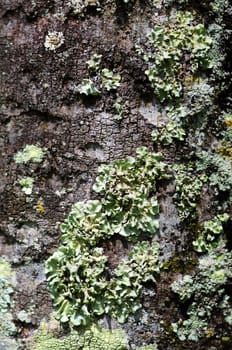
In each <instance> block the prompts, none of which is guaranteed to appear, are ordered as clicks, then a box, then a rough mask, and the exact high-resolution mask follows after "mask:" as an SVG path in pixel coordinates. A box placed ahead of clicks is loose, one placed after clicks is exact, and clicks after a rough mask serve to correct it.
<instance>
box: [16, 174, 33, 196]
mask: <svg viewBox="0 0 232 350" xmlns="http://www.w3.org/2000/svg"><path fill="white" fill-rule="evenodd" d="M33 182H34V179H33V178H32V177H24V178H22V179H21V180H19V184H20V185H21V186H22V191H23V192H24V193H25V194H27V195H30V194H32V189H33Z"/></svg>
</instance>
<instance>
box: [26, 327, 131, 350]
mask: <svg viewBox="0 0 232 350" xmlns="http://www.w3.org/2000/svg"><path fill="white" fill-rule="evenodd" d="M127 348H128V347H127V340H126V337H125V334H124V332H123V331H122V330H120V329H116V330H112V331H110V330H107V329H101V328H98V327H96V326H94V327H91V329H89V330H86V331H84V332H80V333H79V332H76V331H73V332H72V333H71V334H70V335H69V336H65V337H63V338H56V337H54V336H53V335H52V334H49V333H47V332H46V331H44V330H43V331H42V332H41V333H40V334H38V335H37V336H36V337H35V339H34V345H33V350H127Z"/></svg>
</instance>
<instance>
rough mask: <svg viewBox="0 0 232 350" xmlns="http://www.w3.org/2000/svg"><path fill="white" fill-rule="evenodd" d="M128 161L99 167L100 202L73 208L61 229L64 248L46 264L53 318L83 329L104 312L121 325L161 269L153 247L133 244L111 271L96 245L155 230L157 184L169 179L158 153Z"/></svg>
mask: <svg viewBox="0 0 232 350" xmlns="http://www.w3.org/2000/svg"><path fill="white" fill-rule="evenodd" d="M136 153H137V155H136V158H133V157H128V158H126V159H120V160H116V161H114V162H113V164H110V165H103V166H101V167H100V169H99V172H98V176H97V178H96V182H95V185H94V190H95V191H96V192H97V193H98V194H99V195H100V196H101V197H102V198H101V199H99V200H89V201H87V202H80V203H77V204H76V205H74V206H73V209H72V211H71V213H70V214H69V216H68V218H67V219H66V221H65V222H64V223H63V224H62V225H61V230H62V233H63V235H62V237H61V241H62V245H61V246H60V247H59V248H58V251H57V252H56V253H54V254H53V255H52V256H51V257H50V258H49V259H48V261H47V263H46V273H47V277H48V284H49V289H50V291H51V293H52V296H53V299H54V306H55V308H56V310H57V318H58V319H59V320H60V321H61V322H71V324H73V325H75V326H83V325H84V326H86V325H88V324H90V323H92V322H94V320H95V318H98V317H99V316H101V315H103V314H108V315H111V316H113V317H115V318H117V320H118V321H119V322H124V321H125V320H126V319H127V317H128V316H129V315H130V314H131V313H134V312H135V311H136V310H138V308H140V307H141V303H140V302H139V299H140V294H141V289H142V285H143V283H144V282H147V281H154V277H155V274H156V273H158V271H159V261H158V251H159V246H158V244H156V243H149V242H147V241H144V242H141V243H137V244H136V245H135V247H134V248H133V249H132V251H131V253H130V254H129V256H128V258H127V260H125V261H122V262H121V263H120V264H119V266H118V267H117V268H116V269H115V270H114V271H112V272H111V275H112V278H111V279H109V276H108V273H107V268H106V262H107V257H106V256H105V255H104V254H103V250H102V248H100V247H99V245H100V244H101V242H102V241H103V240H105V239H108V238H111V237H112V236H113V235H119V236H121V237H122V238H123V239H126V240H127V241H131V242H134V243H136V242H137V241H138V239H139V238H140V237H141V236H142V235H143V239H147V238H151V237H152V236H153V235H154V234H155V233H156V232H157V231H158V228H159V221H158V213H159V207H158V202H157V199H156V197H155V195H154V191H155V185H156V180H158V179H163V178H164V179H166V178H169V176H168V174H167V166H166V165H165V163H163V162H162V158H161V155H160V154H154V153H151V152H149V151H148V150H147V149H146V148H145V147H144V148H140V149H138V150H137V152H136Z"/></svg>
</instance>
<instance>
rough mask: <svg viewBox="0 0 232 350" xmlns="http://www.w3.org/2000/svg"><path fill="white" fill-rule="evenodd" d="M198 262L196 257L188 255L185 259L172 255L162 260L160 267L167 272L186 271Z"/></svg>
mask: <svg viewBox="0 0 232 350" xmlns="http://www.w3.org/2000/svg"><path fill="white" fill-rule="evenodd" d="M197 263H198V259H197V258H196V257H188V258H187V259H185V258H183V257H181V256H176V255H174V256H173V257H172V258H170V259H169V260H168V261H166V262H164V263H163V265H162V269H163V270H165V271H168V272H179V273H187V272H189V271H191V270H192V269H193V268H194V267H195V266H196V265H197Z"/></svg>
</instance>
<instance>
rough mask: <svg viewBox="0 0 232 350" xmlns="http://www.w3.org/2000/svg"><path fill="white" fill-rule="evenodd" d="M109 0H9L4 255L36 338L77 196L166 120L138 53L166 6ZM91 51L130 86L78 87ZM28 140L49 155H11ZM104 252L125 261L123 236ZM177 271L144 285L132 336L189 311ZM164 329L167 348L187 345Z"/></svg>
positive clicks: (164, 241)
mask: <svg viewBox="0 0 232 350" xmlns="http://www.w3.org/2000/svg"><path fill="white" fill-rule="evenodd" d="M101 8H102V10H101V11H100V12H97V11H96V9H95V8H92V7H89V8H87V10H86V11H85V12H84V14H83V16H75V15H74V14H73V12H72V11H71V9H70V7H69V6H68V1H62V0H48V1H47V0H35V1H34V0H33V1H29V0H0V30H1V31H0V74H1V75H0V103H1V109H0V147H1V156H0V254H1V256H2V257H5V258H7V259H8V260H9V261H10V262H11V263H12V266H13V269H14V270H15V272H16V279H17V284H16V288H15V293H14V296H13V299H14V303H15V304H14V308H13V315H14V321H15V323H16V325H17V327H18V334H17V337H18V338H23V339H24V338H27V337H30V336H31V335H32V334H33V331H34V330H35V329H36V328H38V326H39V323H40V321H41V320H42V319H43V318H45V317H46V316H48V315H49V313H50V312H51V310H52V308H51V300H50V295H49V293H48V291H47V287H46V279H45V275H44V272H43V271H44V269H43V264H44V261H45V260H46V259H47V258H48V256H50V255H51V254H52V253H53V252H54V251H55V249H56V247H57V245H58V239H59V235H60V233H59V229H58V227H59V223H60V222H62V221H63V220H64V218H65V217H66V216H67V214H68V212H69V210H70V207H71V205H72V204H73V203H75V202H76V201H81V200H85V199H89V198H94V197H96V194H94V193H93V192H92V189H91V188H92V184H93V181H94V178H95V176H96V170H97V167H98V165H99V164H101V163H104V162H110V161H111V160H113V159H116V158H122V157H125V156H127V155H134V154H135V149H136V148H137V147H139V146H148V147H149V148H150V149H152V140H151V136H150V135H151V131H152V129H153V127H154V125H155V126H158V127H159V126H162V125H163V124H164V123H165V115H162V114H160V113H159V112H158V110H157V108H156V104H155V103H154V101H153V99H152V91H151V88H150V84H149V82H148V79H147V77H146V75H145V74H144V71H145V69H146V64H145V63H144V61H143V60H142V58H141V57H140V56H139V55H138V54H137V53H136V52H135V50H134V45H135V44H136V43H138V44H140V43H143V42H144V40H145V39H146V35H147V33H148V32H149V30H150V28H151V27H152V23H155V21H156V17H157V16H158V17H159V18H160V19H161V20H162V19H164V18H165V11H164V10H163V9H162V7H158V8H157V9H156V10H155V9H154V7H152V6H150V4H149V2H146V1H145V2H143V1H141V2H136V3H135V4H134V5H133V6H129V9H128V11H126V10H125V8H124V7H123V6H121V4H120V1H116V2H114V1H108V0H104V1H101ZM151 9H152V10H151ZM154 11H155V12H154ZM48 32H62V33H63V35H64V43H63V44H62V45H61V46H60V47H59V48H57V50H54V51H50V50H46V48H45V46H44V42H45V37H46V35H47V34H48ZM94 53H98V54H101V55H102V62H101V67H102V68H103V67H106V68H109V69H110V70H115V71H116V72H118V73H120V75H121V77H122V81H121V85H120V87H119V88H118V89H117V90H112V91H109V92H108V91H107V90H103V91H102V92H101V94H100V95H99V96H96V97H89V96H87V97H85V96H81V95H80V94H78V92H77V89H76V87H77V86H78V85H79V84H80V83H81V81H82V80H83V79H84V78H88V77H89V74H90V73H89V71H88V67H87V64H86V61H87V60H89V59H90V57H91V56H92V54H94ZM96 84H98V82H97V81H96ZM117 96H120V97H121V99H122V103H123V104H124V106H126V108H125V109H124V117H123V118H122V120H116V119H115V108H114V103H115V100H116V98H117ZM28 144H29V145H31V144H34V145H38V146H40V147H45V148H46V153H45V157H44V160H43V161H42V163H38V164H36V163H34V164H32V163H30V164H16V163H15V161H14V158H13V157H14V155H15V154H16V153H17V152H18V151H19V150H22V149H23V148H24V147H25V146H26V145H28ZM168 151H169V152H166V158H167V159H169V158H172V157H173V156H174V155H175V149H172V148H171V149H169V150H168ZM26 176H33V178H34V184H33V191H32V195H30V196H26V195H25V194H24V193H23V192H22V190H21V186H20V185H19V182H18V181H19V180H20V179H21V178H23V177H26ZM163 190H164V189H163V188H160V193H159V199H160V207H161V230H160V241H161V247H162V251H163V254H164V259H166V260H167V259H168V258H170V257H171V256H172V255H174V254H176V253H178V252H180V251H181V250H182V248H183V247H184V246H185V247H186V246H188V244H189V243H188V239H186V240H185V239H184V236H183V233H182V236H181V234H180V232H179V231H178V225H179V219H178V217H177V214H176V208H175V206H174V205H173V200H172V194H173V190H174V189H173V187H172V186H171V185H169V187H168V188H167V189H165V192H164V191H163ZM105 249H106V250H107V249H108V255H109V256H110V261H111V262H112V264H117V256H121V255H123V251H124V249H126V248H125V247H123V244H122V243H121V242H120V241H116V242H111V243H110V242H108V243H106V244H105ZM191 259H192V257H191V256H190V260H191ZM187 260H188V259H187ZM191 261H192V260H191ZM183 269H184V267H183ZM174 275H175V274H173V273H172V272H171V273H162V274H161V277H160V281H159V283H158V286H157V287H156V288H157V290H152V289H149V290H145V291H144V295H143V303H144V310H145V311H144V319H143V320H141V321H140V320H130V321H129V322H128V323H127V324H126V325H125V326H124V328H125V329H126V330H127V333H128V336H129V340H130V342H131V343H132V344H138V345H140V344H143V343H147V344H149V343H151V342H152V341H153V339H154V336H155V335H157V334H158V332H159V323H158V322H157V316H156V315H157V314H159V315H160V316H159V318H160V319H161V318H162V319H163V320H164V321H166V322H167V323H169V324H170V323H171V322H174V321H176V320H177V319H178V318H179V317H178V315H179V314H180V311H181V310H179V309H178V307H177V306H176V304H175V300H174V299H175V298H174V296H173V294H172V292H171V291H170V288H169V287H168V286H169V284H170V283H171V282H172V281H173V280H174ZM22 310H25V311H27V312H29V313H30V316H31V317H30V320H29V321H28V322H27V321H21V320H20V319H19V318H18V316H17V315H18V313H19V312H20V311H22ZM162 337H164V339H166V340H164V344H162V339H160V349H163V350H164V349H165V350H166V349H170V350H171V349H177V348H178V349H185V347H184V345H180V344H179V345H174V344H172V340H170V344H168V340H167V339H168V336H166V335H165V334H163V335H161V338H162ZM165 337H167V338H165ZM178 346H179V347H178ZM191 346H192V347H191V349H206V348H207V349H209V347H208V345H204V344H203V345H197V344H193V345H191ZM199 346H200V347H199ZM204 346H206V347H204ZM0 348H1V346H0ZM186 349H187V348H186ZM188 349H189V347H188ZM210 349H216V348H215V347H212V348H210ZM227 349H228V348H227Z"/></svg>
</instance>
